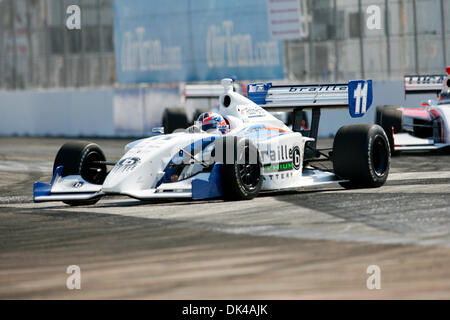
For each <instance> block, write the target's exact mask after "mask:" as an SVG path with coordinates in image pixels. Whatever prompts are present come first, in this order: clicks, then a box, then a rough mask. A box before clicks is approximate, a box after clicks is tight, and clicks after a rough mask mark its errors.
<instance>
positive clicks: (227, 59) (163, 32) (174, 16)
mask: <svg viewBox="0 0 450 320" xmlns="http://www.w3.org/2000/svg"><path fill="white" fill-rule="evenodd" d="M114 38H115V39H114V40H115V52H116V65H117V79H118V82H119V83H123V84H134V83H143V82H162V83H168V82H184V81H186V82H191V81H218V80H220V79H222V78H225V77H232V78H236V79H237V80H265V79H280V78H283V76H284V74H283V52H282V46H281V43H280V42H279V41H277V40H273V39H271V38H270V35H269V31H268V20H267V1H266V0H246V1H241V0H227V1H222V0H151V1H150V0H115V1H114Z"/></svg>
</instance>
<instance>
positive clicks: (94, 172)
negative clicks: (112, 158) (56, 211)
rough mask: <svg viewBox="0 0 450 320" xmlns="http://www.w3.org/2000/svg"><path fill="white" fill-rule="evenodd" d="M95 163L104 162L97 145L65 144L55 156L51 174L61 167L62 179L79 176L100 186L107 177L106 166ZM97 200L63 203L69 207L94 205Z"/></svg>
mask: <svg viewBox="0 0 450 320" xmlns="http://www.w3.org/2000/svg"><path fill="white" fill-rule="evenodd" d="M96 161H106V158H105V155H104V154H103V151H102V150H101V149H100V147H99V146H98V145H97V144H95V143H90V142H86V141H74V142H67V143H66V144H64V145H63V146H62V147H61V148H60V149H59V151H58V153H57V155H56V158H55V162H54V163H53V172H55V170H56V168H58V167H59V166H63V172H62V176H63V177H66V176H70V175H80V176H81V177H82V178H83V179H84V180H86V181H87V182H89V183H93V184H98V185H101V184H103V182H104V181H105V178H106V175H107V171H106V165H105V164H98V163H95V162H96ZM98 200H99V199H90V200H66V201H63V202H64V203H66V204H68V205H71V206H79V205H90V204H95V203H97V201H98Z"/></svg>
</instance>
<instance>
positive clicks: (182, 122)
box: [162, 108, 189, 133]
mask: <svg viewBox="0 0 450 320" xmlns="http://www.w3.org/2000/svg"><path fill="white" fill-rule="evenodd" d="M162 125H163V127H164V132H165V133H172V132H174V131H175V130H176V129H186V128H187V127H188V126H189V122H188V119H187V115H186V110H185V109H184V108H169V109H166V110H164V113H163V118H162Z"/></svg>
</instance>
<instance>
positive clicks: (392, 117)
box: [375, 106, 403, 154]
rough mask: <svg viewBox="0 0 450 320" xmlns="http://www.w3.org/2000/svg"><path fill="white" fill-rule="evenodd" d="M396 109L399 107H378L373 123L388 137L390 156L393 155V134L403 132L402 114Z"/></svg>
mask: <svg viewBox="0 0 450 320" xmlns="http://www.w3.org/2000/svg"><path fill="white" fill-rule="evenodd" d="M398 108H401V107H400V106H378V107H377V110H376V115H375V123H376V124H378V125H379V126H381V127H382V128H383V130H384V131H385V132H386V136H387V137H388V141H389V146H390V149H391V154H394V136H393V134H392V129H394V132H395V133H399V132H402V130H403V114H402V112H401V111H400V110H398Z"/></svg>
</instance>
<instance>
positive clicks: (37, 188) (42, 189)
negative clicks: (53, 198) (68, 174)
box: [33, 166, 63, 198]
mask: <svg viewBox="0 0 450 320" xmlns="http://www.w3.org/2000/svg"><path fill="white" fill-rule="evenodd" d="M62 172H63V166H59V167H57V168H56V169H55V173H54V174H53V177H52V181H51V182H50V184H48V183H44V182H40V181H37V182H35V183H34V185H33V197H34V198H36V197H43V196H49V195H50V193H51V190H52V185H53V182H55V179H56V177H57V176H62Z"/></svg>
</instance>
